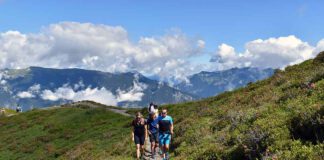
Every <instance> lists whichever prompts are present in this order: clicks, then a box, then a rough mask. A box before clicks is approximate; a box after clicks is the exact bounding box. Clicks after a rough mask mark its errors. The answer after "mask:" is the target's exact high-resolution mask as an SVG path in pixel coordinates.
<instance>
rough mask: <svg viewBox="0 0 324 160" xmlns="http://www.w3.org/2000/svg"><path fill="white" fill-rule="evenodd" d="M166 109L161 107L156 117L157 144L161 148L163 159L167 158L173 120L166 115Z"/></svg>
mask: <svg viewBox="0 0 324 160" xmlns="http://www.w3.org/2000/svg"><path fill="white" fill-rule="evenodd" d="M167 114H168V113H167V109H163V110H162V113H161V116H159V117H158V124H159V144H160V147H161V149H162V154H163V159H164V160H166V159H169V148H170V142H171V135H173V120H172V117H170V116H168V115H167Z"/></svg>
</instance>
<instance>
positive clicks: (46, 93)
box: [24, 80, 147, 106]
mask: <svg viewBox="0 0 324 160" xmlns="http://www.w3.org/2000/svg"><path fill="white" fill-rule="evenodd" d="M146 88H147V86H146V85H145V84H142V83H139V82H138V81H136V80H135V81H134V82H133V86H132V87H131V88H130V89H128V90H126V91H123V90H120V89H118V90H117V93H116V95H114V94H113V93H112V92H111V91H109V90H107V89H106V88H105V87H102V88H91V87H90V86H89V87H87V88H84V84H83V83H82V82H79V83H78V84H75V85H74V86H73V87H71V86H70V85H69V84H65V85H63V86H62V87H59V88H57V89H55V90H53V91H52V90H49V89H46V90H43V91H41V93H40V94H39V95H40V97H41V98H42V99H43V100H49V101H58V100H70V101H74V102H76V101H82V100H91V101H96V102H99V103H102V104H106V105H114V106H116V105H117V104H118V103H119V102H124V101H128V102H132V101H141V100H142V97H143V96H144V93H143V91H144V90H145V89H146ZM27 93H28V92H27ZM24 94H26V93H24ZM25 98H31V97H27V96H26V97H25Z"/></svg>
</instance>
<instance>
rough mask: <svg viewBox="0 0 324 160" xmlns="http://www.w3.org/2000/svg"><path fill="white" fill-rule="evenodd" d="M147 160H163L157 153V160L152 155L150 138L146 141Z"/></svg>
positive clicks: (145, 157)
mask: <svg viewBox="0 0 324 160" xmlns="http://www.w3.org/2000/svg"><path fill="white" fill-rule="evenodd" d="M144 159H145V160H162V159H163V158H162V156H161V155H160V154H159V153H158V152H157V153H156V154H155V159H154V158H152V154H151V142H150V140H149V138H147V139H146V141H145V156H144Z"/></svg>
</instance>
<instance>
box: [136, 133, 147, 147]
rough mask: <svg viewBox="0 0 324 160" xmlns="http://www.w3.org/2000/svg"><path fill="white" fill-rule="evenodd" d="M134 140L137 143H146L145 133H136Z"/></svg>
mask: <svg viewBox="0 0 324 160" xmlns="http://www.w3.org/2000/svg"><path fill="white" fill-rule="evenodd" d="M134 141H135V144H140V145H144V142H145V135H144V134H143V135H136V134H134Z"/></svg>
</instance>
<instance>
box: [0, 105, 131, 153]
mask: <svg viewBox="0 0 324 160" xmlns="http://www.w3.org/2000/svg"><path fill="white" fill-rule="evenodd" d="M129 121H130V118H129V117H125V116H121V115H120V114H116V113H112V112H110V111H107V110H106V109H104V108H96V109H93V108H84V107H81V108H77V107H76V108H57V109H49V110H33V111H29V112H26V113H21V114H19V115H16V116H12V117H6V118H3V117H1V118H0V159H56V158H58V159H107V158H108V159H127V158H129V157H130V155H131V154H132V152H131V150H130V147H131V146H130V141H129V140H130V139H129V137H130V129H129V125H128V124H129ZM124 155H125V156H124Z"/></svg>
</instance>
